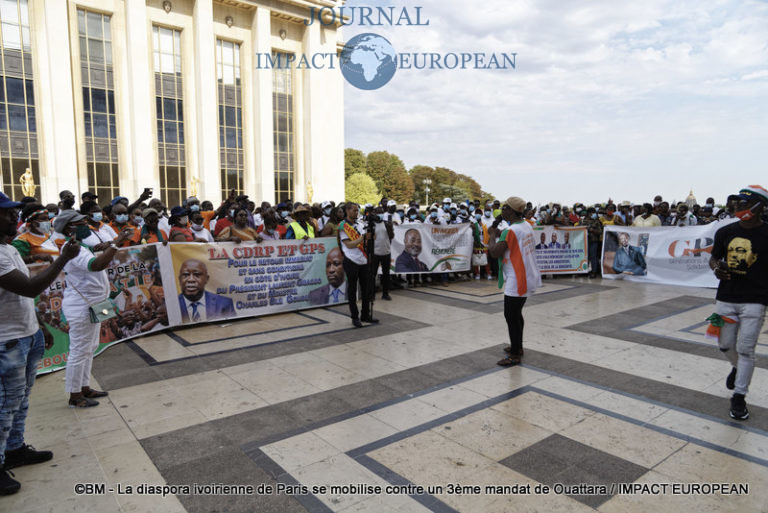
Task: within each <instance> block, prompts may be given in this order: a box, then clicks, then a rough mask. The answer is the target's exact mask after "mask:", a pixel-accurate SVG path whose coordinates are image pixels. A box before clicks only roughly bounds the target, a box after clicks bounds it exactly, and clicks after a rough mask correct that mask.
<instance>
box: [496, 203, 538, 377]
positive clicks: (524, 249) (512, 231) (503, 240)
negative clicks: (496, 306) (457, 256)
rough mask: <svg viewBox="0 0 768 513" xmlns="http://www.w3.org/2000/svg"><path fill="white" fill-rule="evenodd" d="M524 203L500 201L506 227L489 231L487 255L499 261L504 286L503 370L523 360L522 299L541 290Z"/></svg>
mask: <svg viewBox="0 0 768 513" xmlns="http://www.w3.org/2000/svg"><path fill="white" fill-rule="evenodd" d="M525 205H526V204H525V200H523V199H522V198H518V197H516V196H513V197H511V198H508V199H507V201H505V202H504V204H503V205H502V208H501V218H502V220H503V221H506V223H507V224H508V225H509V227H508V228H507V229H506V230H504V231H502V232H499V229H498V225H499V223H500V222H501V220H498V221H496V222H494V224H493V225H492V226H491V228H489V230H488V232H489V236H490V238H491V243H490V245H489V247H488V255H489V256H490V257H491V258H499V259H501V262H500V263H499V270H500V272H499V288H501V287H502V286H503V287H504V318H505V319H506V321H507V328H508V330H509V342H510V347H509V348H504V350H505V351H506V352H507V353H508V354H509V356H507V357H506V358H504V359H502V360H499V362H498V364H499V365H501V366H504V367H507V366H510V365H515V364H518V363H520V361H521V360H522V357H523V324H524V321H523V306H524V305H525V301H526V299H528V297H530V296H532V295H533V293H534V291H535V290H536V289H538V288H539V287H541V273H540V272H539V268H538V266H537V265H536V255H535V246H536V241H535V239H534V236H533V229H532V228H531V225H530V224H528V223H526V222H525V219H524V218H523V212H524V211H525ZM505 282H506V283H505Z"/></svg>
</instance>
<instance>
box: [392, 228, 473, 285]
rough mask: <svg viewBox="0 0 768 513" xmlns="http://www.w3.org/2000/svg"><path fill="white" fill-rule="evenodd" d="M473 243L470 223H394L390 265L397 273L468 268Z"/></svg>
mask: <svg viewBox="0 0 768 513" xmlns="http://www.w3.org/2000/svg"><path fill="white" fill-rule="evenodd" d="M472 245H473V239H472V227H471V225H470V224H469V223H465V224H449V225H439V224H421V223H411V224H404V225H397V226H395V238H394V239H392V268H391V269H392V271H393V272H396V273H398V274H412V273H443V272H454V271H468V270H469V266H470V262H471V259H472Z"/></svg>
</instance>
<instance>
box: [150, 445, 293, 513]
mask: <svg viewBox="0 0 768 513" xmlns="http://www.w3.org/2000/svg"><path fill="white" fill-rule="evenodd" d="M163 477H164V478H165V479H166V481H167V482H168V483H169V484H192V483H199V484H210V483H223V484H230V485H233V484H243V485H252V486H258V485H259V484H261V483H268V484H272V485H274V483H275V481H274V479H272V477H270V476H269V475H268V474H267V473H266V472H264V471H263V470H262V469H260V468H259V467H258V466H257V465H256V464H255V463H254V462H253V461H252V460H251V459H250V458H248V457H247V456H246V455H245V454H244V453H243V452H242V451H241V450H240V449H239V448H235V447H232V448H228V449H223V450H220V451H217V452H216V453H215V454H210V455H208V456H205V457H202V458H197V459H195V460H191V461H189V462H185V463H183V464H180V465H177V466H175V467H171V468H169V469H167V470H165V471H164V472H163ZM179 500H180V501H181V504H182V505H183V506H184V508H185V509H186V510H187V512H188V513H210V512H213V511H219V512H225V511H226V512H227V513H240V512H242V513H253V512H255V511H258V512H264V513H299V512H302V513H303V512H305V511H306V509H305V508H304V507H302V506H301V504H299V502H298V501H297V500H296V499H295V498H293V497H291V496H288V495H254V496H244V495H237V496H226V495H208V496H205V495H190V496H180V497H179Z"/></svg>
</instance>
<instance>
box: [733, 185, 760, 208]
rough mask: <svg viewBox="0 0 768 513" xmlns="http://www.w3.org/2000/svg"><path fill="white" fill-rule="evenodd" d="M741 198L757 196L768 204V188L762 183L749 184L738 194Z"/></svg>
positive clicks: (747, 198)
mask: <svg viewBox="0 0 768 513" xmlns="http://www.w3.org/2000/svg"><path fill="white" fill-rule="evenodd" d="M737 197H738V198H739V199H741V200H751V199H754V198H757V199H758V200H760V201H762V202H763V203H765V204H768V190H766V188H765V187H762V186H760V185H749V186H747V187H744V188H743V189H741V190H740V191H739V194H738V196H737Z"/></svg>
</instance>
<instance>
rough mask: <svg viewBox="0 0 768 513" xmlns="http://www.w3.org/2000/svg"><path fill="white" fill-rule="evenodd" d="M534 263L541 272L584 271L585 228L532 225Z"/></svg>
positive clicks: (585, 261)
mask: <svg viewBox="0 0 768 513" xmlns="http://www.w3.org/2000/svg"><path fill="white" fill-rule="evenodd" d="M533 237H534V240H535V241H536V246H535V250H536V264H537V265H538V266H539V271H541V272H542V273H543V274H557V273H569V274H578V273H586V272H587V271H588V270H589V264H588V260H587V229H586V228H585V227H583V226H534V227H533Z"/></svg>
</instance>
